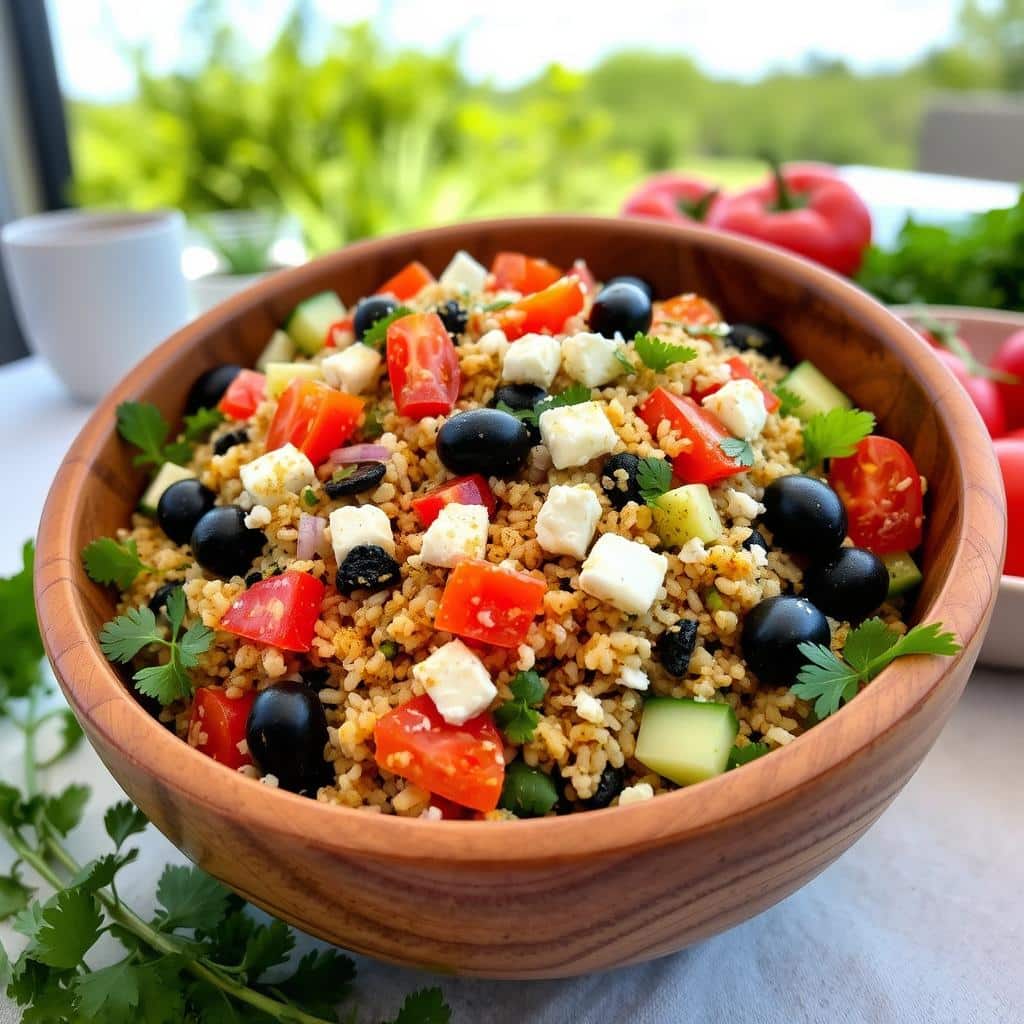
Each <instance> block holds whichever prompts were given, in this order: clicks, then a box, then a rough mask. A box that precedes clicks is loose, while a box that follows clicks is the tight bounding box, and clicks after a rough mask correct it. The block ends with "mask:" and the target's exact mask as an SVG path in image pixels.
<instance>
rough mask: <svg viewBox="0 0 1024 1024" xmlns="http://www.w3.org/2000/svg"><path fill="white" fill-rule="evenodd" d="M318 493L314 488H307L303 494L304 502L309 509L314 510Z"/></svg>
mask: <svg viewBox="0 0 1024 1024" xmlns="http://www.w3.org/2000/svg"><path fill="white" fill-rule="evenodd" d="M317 500H318V499H317V496H316V491H314V490H313V488H312V487H307V488H305V489H304V490H303V492H302V501H303V503H304V504H305V505H306V506H307V508H312V507H313V506H314V505H315V504H316V503H317Z"/></svg>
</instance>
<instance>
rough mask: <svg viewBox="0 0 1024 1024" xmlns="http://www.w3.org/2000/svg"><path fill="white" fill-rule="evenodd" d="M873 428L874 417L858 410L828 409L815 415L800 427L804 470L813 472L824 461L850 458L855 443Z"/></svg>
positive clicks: (854, 448) (855, 445)
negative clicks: (802, 433) (802, 435)
mask: <svg viewBox="0 0 1024 1024" xmlns="http://www.w3.org/2000/svg"><path fill="white" fill-rule="evenodd" d="M874 429H875V417H874V414H873V413H870V412H865V411H863V410H862V409H831V410H830V411H829V412H819V413H817V414H815V415H814V416H812V417H811V418H810V419H809V420H808V421H807V422H806V423H805V424H804V459H803V464H804V468H805V469H813V468H814V467H815V466H820V465H821V463H822V462H824V461H825V459H842V458H845V457H846V456H847V455H852V454H853V453H854V451H855V450H856V447H857V443H858V442H859V441H862V440H863V439H864V438H865V437H867V436H868V434H870V433H871V431H872V430H874Z"/></svg>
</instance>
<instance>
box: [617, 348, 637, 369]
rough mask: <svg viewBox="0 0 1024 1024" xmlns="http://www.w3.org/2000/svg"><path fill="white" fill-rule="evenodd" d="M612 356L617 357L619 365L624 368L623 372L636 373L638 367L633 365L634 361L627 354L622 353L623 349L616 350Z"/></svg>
mask: <svg viewBox="0 0 1024 1024" xmlns="http://www.w3.org/2000/svg"><path fill="white" fill-rule="evenodd" d="M612 355H614V356H615V358H616V360H617V361H618V363H619V365H620V366H621V367H622V369H623V370H625V371H626V373H636V367H635V366H634V365H633V361H632V360H631V359H630V358H629V356H627V355H626V353H625V352H623V351H622V349H621V348H617V349H615V351H614V352H613V353H612Z"/></svg>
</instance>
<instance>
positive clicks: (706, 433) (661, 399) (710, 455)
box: [637, 388, 747, 484]
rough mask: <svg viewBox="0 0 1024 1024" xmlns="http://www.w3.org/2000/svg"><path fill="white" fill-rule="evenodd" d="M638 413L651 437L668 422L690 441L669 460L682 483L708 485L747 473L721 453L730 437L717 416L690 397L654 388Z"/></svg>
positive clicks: (728, 456)
mask: <svg viewBox="0 0 1024 1024" xmlns="http://www.w3.org/2000/svg"><path fill="white" fill-rule="evenodd" d="M637 412H638V413H639V414H640V417H641V418H642V419H643V421H644V423H646V424H647V429H648V430H649V431H650V432H651V436H652V437H654V438H657V436H658V424H659V423H661V421H662V420H668V423H669V426H670V427H671V428H672V432H673V433H674V434H676V435H677V436H678V437H680V438H683V439H685V440H688V441H689V442H690V443H689V445H688V446H687V447H686V448H684V449H683V450H682V451H681V452H680V453H679V454H678V455H677V456H676V457H675V458H674V459H673V460H672V470H673V472H674V473H675V474H676V476H678V477H679V478H680V479H681V480H682V481H683V482H684V483H688V484H710V483H714V482H715V481H716V480H724V479H725V478H726V477H727V476H735V475H736V474H737V473H745V472H746V471H747V468H746V467H745V466H741V465H739V464H738V463H737V462H736V460H735V459H734V458H733V457H732V456H730V455H726V454H725V452H724V451H722V442H723V441H725V440H727V439H728V438H729V437H731V436H732V435H731V434H730V433H729V431H727V430H726V429H725V427H723V426H722V424H721V422H720V421H719V419H718V417H717V416H715V415H714V414H713V413H711V412H709V411H708V410H707V409H705V408H703V407H702V406H700V405H698V404H697V403H696V402H695V401H694V400H693V399H692V398H690V396H689V395H673V394H672V393H671V392H670V391H666V390H665V389H664V388H655V389H654V390H653V391H652V392H651V393H650V394H649V395H648V396H647V398H645V399H644V400H643V402H641V403H640V405H639V406H638V407H637Z"/></svg>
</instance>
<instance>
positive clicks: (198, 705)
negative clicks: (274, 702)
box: [188, 686, 256, 769]
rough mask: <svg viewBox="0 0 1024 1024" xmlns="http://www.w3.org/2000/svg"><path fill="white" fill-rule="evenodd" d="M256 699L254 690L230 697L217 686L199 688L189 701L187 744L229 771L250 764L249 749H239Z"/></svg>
mask: <svg viewBox="0 0 1024 1024" xmlns="http://www.w3.org/2000/svg"><path fill="white" fill-rule="evenodd" d="M255 699H256V693H255V691H250V692H248V693H244V694H242V696H241V697H236V698H232V697H229V696H227V694H226V693H225V692H224V691H223V690H222V689H221V688H220V687H219V686H200V687H199V689H197V690H196V695H195V700H194V701H193V702H192V717H191V718H190V719H189V725H188V738H189V742H190V743H191V744H192V745H193V746H194V747H195V748H196V750H200V751H202V752H203V753H204V754H206V756H207V757H212V758H213V760H214V761H217V762H218V763H219V764H222V765H225V766H227V767H228V768H234V769H238V768H241V767H242V766H243V765H247V764H252V756H251V755H250V754H249V751H248V749H247V748H245V747H242V748H241V749H240V744H241V743H242V741H243V740H244V739H245V723H246V722H247V721H248V720H249V712H250V711H251V710H252V704H253V701H254V700H255Z"/></svg>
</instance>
